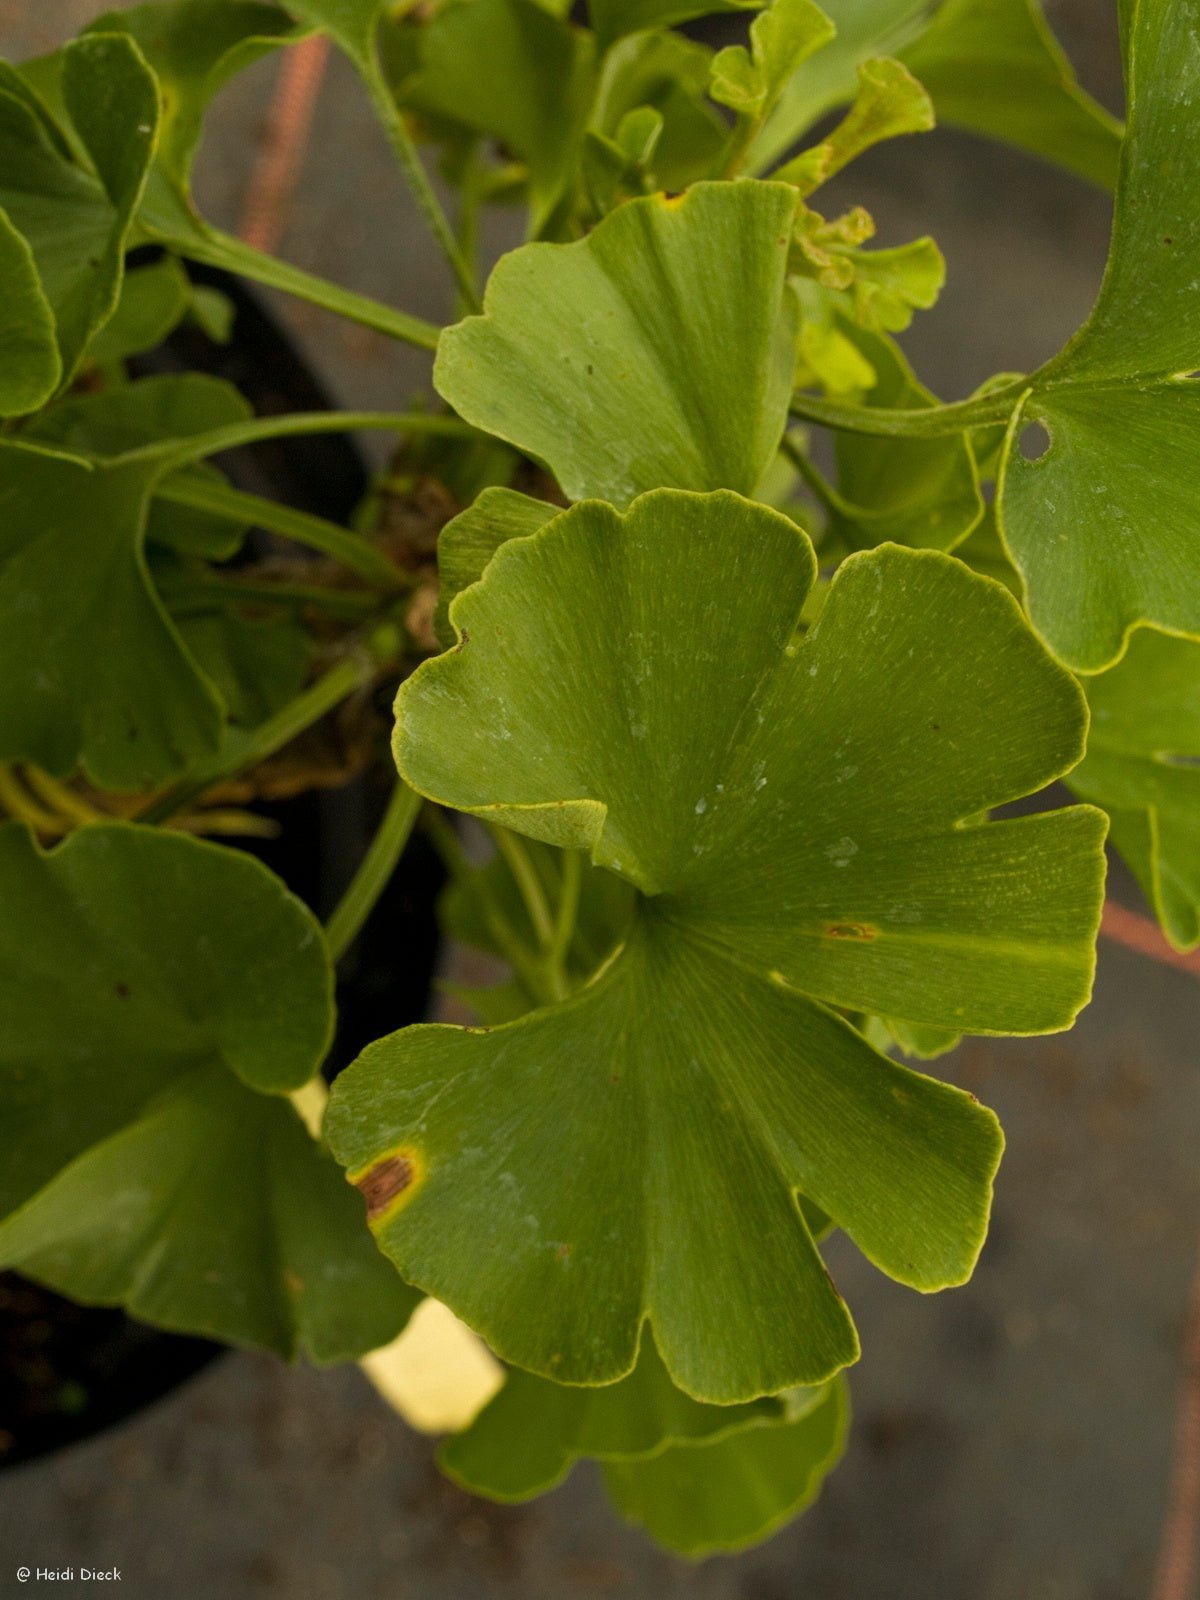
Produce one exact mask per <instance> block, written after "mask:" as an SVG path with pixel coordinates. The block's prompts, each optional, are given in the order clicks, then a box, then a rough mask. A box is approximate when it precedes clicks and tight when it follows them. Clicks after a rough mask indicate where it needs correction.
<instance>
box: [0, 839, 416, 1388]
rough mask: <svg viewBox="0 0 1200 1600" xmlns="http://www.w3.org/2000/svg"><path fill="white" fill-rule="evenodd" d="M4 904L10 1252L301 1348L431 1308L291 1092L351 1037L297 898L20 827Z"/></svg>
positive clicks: (180, 851)
mask: <svg viewBox="0 0 1200 1600" xmlns="http://www.w3.org/2000/svg"><path fill="white" fill-rule="evenodd" d="M0 896H2V898H3V901H4V905H5V908H6V910H5V919H4V927H3V930H2V931H0V995H2V996H3V1012H4V1019H5V1026H4V1037H3V1039H2V1040H0V1108H2V1111H3V1115H2V1117H0V1122H2V1124H3V1130H4V1131H3V1144H4V1159H3V1161H0V1173H2V1177H0V1218H2V1219H3V1220H0V1262H2V1263H3V1264H4V1265H5V1266H6V1267H19V1268H20V1269H21V1270H22V1271H23V1272H27V1273H29V1274H31V1275H32V1276H34V1277H36V1278H38V1279H40V1280H41V1281H43V1282H46V1283H49V1284H51V1285H52V1286H53V1287H55V1288H58V1289H61V1290H62V1291H63V1292H65V1293H67V1294H70V1295H73V1296H74V1297H75V1298H77V1299H81V1300H86V1301H99V1302H102V1303H106V1304H111V1303H120V1304H123V1305H125V1306H127V1307H128V1308H129V1309H130V1310H131V1311H132V1312H133V1313H134V1314H135V1315H137V1316H140V1317H143V1318H144V1319H146V1320H147V1321H150V1322H154V1323H157V1324H160V1325H162V1326H166V1327H172V1328H180V1329H185V1330H187V1331H189V1332H195V1333H205V1334H210V1335H213V1336H215V1337H217V1338H223V1339H231V1340H234V1341H235V1342H239V1343H249V1344H261V1345H265V1346H267V1347H269V1348H271V1349H275V1350H278V1351H280V1352H281V1353H283V1354H287V1355H292V1354H294V1353H295V1352H296V1351H297V1350H299V1349H303V1350H305V1351H307V1352H308V1353H309V1354H310V1355H311V1356H312V1357H313V1358H314V1359H316V1360H321V1361H325V1360H339V1359H345V1358H347V1357H349V1356H354V1355H358V1354H360V1353H362V1351H364V1350H366V1349H369V1348H372V1347H374V1346H375V1345H378V1344H380V1343H383V1342H385V1341H386V1340H387V1339H389V1338H390V1337H392V1335H393V1334H395V1333H396V1332H397V1330H398V1329H399V1327H400V1326H401V1325H402V1324H403V1322H404V1320H405V1318H406V1316H407V1315H408V1312H409V1310H410V1309H411V1306H412V1303H413V1300H414V1296H413V1295H412V1292H411V1291H410V1290H408V1289H407V1288H406V1287H405V1285H404V1284H402V1283H401V1281H400V1280H399V1278H397V1277H396V1275H395V1273H394V1272H392V1270H391V1269H390V1268H389V1267H388V1266H387V1265H386V1263H385V1262H383V1261H382V1259H381V1258H380V1257H379V1255H378V1252H377V1251H376V1250H375V1247H374V1245H373V1244H372V1242H371V1239H370V1235H369V1234H368V1233H367V1230H366V1229H365V1228H364V1227H363V1224H362V1215H361V1206H360V1205H358V1203H357V1202H356V1201H355V1198H354V1196H353V1195H350V1194H348V1193H347V1191H346V1187H345V1184H344V1183H343V1182H342V1181H341V1180H340V1177H339V1175H338V1173H337V1169H336V1168H335V1167H334V1165H333V1163H332V1162H331V1161H330V1159H329V1157H328V1155H327V1154H325V1153H324V1152H323V1151H322V1150H321V1149H320V1147H319V1146H318V1145H317V1144H315V1143H314V1141H313V1140H312V1139H311V1137H310V1136H309V1134H308V1133H307V1131H306V1130H305V1128H304V1126H303V1124H302V1123H301V1122H300V1120H299V1118H298V1116H297V1115H296V1113H295V1111H294V1110H293V1108H292V1107H291V1106H290V1105H289V1104H288V1102H287V1101H286V1099H283V1098H281V1096H282V1095H283V1094H284V1093H285V1092H286V1091H287V1090H288V1089H290V1088H292V1087H295V1086H296V1085H299V1084H301V1083H303V1082H304V1081H305V1080H306V1079H307V1078H309V1077H310V1076H311V1074H312V1073H313V1072H314V1071H315V1070H316V1068H317V1066H318V1064H319V1063H320V1060H321V1057H322V1056H323V1055H324V1052H325V1049H326V1047H327V1045H328V1042H329V1036H330V1032H331V1027H332V974H331V971H330V964H329V959H328V956H327V954H326V952H325V947H324V943H323V941H322V939H321V934H320V929H319V927H318V926H317V924H316V923H315V921H314V920H313V918H312V916H311V915H310V914H309V913H308V912H307V911H306V910H305V909H304V907H303V906H302V905H301V904H300V903H299V901H297V900H296V899H294V898H293V897H292V896H291V895H290V894H288V893H287V891H286V890H285V889H284V887H283V885H282V884H281V883H279V881H278V880H277V879H275V878H273V877H272V876H271V874H270V873H268V872H267V871H266V870H265V869H264V868H263V867H261V866H259V865H258V863H257V862H255V861H253V860H251V859H250V858H249V857H248V856H244V855H240V854H238V853H236V852H234V851H231V850H225V849H222V848H220V847H218V846H215V845H210V844H202V843H200V842H198V841H196V840H193V839H188V838H186V837H184V836H182V835H178V834H175V835H172V834H162V833H156V832H153V831H151V830H146V829H135V828H130V827H126V826H123V825H120V824H111V825H110V824H105V825H98V826H94V827H87V828H84V829H82V830H80V831H79V832H78V833H76V834H74V835H72V836H71V837H70V838H69V839H68V840H67V841H66V842H65V843H64V844H63V845H61V846H60V847H59V848H58V849H56V850H54V851H53V852H51V853H49V854H43V853H42V852H41V851H39V850H38V848H37V847H36V845H35V844H34V842H33V840H32V838H31V837H30V835H29V834H28V833H27V832H26V831H25V830H24V829H23V828H20V827H17V826H15V825H12V826H9V827H6V828H3V829H0ZM347 1202H349V1203H347Z"/></svg>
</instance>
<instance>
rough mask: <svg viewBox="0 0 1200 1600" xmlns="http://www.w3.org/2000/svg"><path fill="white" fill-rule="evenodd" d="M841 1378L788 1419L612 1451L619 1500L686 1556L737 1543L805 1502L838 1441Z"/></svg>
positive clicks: (845, 1412) (836, 1452)
mask: <svg viewBox="0 0 1200 1600" xmlns="http://www.w3.org/2000/svg"><path fill="white" fill-rule="evenodd" d="M848 1424H849V1402H848V1398H847V1394H846V1385H845V1383H844V1382H842V1381H838V1382H835V1383H832V1384H830V1385H829V1388H828V1390H827V1391H826V1394H825V1398H824V1399H823V1400H822V1401H821V1402H820V1404H819V1405H817V1406H816V1407H815V1408H813V1409H812V1410H809V1411H805V1412H803V1413H802V1414H801V1416H800V1417H799V1418H798V1419H797V1420H795V1421H793V1422H785V1423H770V1422H762V1423H760V1424H759V1425H758V1426H757V1427H750V1428H745V1429H743V1430H741V1431H739V1432H737V1433H733V1434H729V1435H727V1436H726V1437H724V1438H720V1439H717V1440H714V1441H711V1442H710V1441H701V1442H700V1443H699V1444H693V1445H677V1446H675V1447H674V1448H672V1449H670V1450H665V1451H663V1453H662V1454H661V1455H657V1456H652V1457H650V1458H649V1459H648V1460H643V1461H611V1462H607V1463H606V1464H605V1467H604V1485H605V1488H606V1489H607V1490H608V1492H609V1494H610V1495H611V1496H612V1498H613V1501H614V1502H615V1504H616V1506H617V1509H618V1510H619V1511H620V1512H621V1514H622V1515H623V1516H625V1517H627V1518H628V1519H629V1520H630V1521H631V1522H637V1523H640V1524H641V1525H642V1526H643V1527H644V1528H645V1530H646V1532H647V1533H648V1534H650V1536H651V1538H653V1539H657V1540H658V1542H659V1543H660V1544H664V1545H666V1546H667V1547H668V1548H669V1549H671V1550H677V1551H678V1552H679V1553H680V1554H681V1555H685V1556H706V1555H714V1554H716V1553H717V1552H719V1551H720V1552H731V1551H735V1550H744V1549H745V1547H746V1546H747V1545H750V1544H754V1543H756V1542H757V1541H758V1540H759V1539H764V1538H766V1536H767V1535H768V1534H770V1533H773V1532H774V1531H775V1529H776V1528H779V1527H781V1526H782V1524H783V1523H785V1522H787V1521H788V1520H789V1519H790V1518H791V1517H794V1516H795V1515H796V1514H797V1512H799V1511H803V1510H804V1509H805V1507H806V1506H809V1505H811V1504H812V1502H813V1500H815V1499H816V1497H817V1495H818V1493H819V1492H820V1488H821V1484H822V1483H823V1482H824V1480H825V1478H826V1477H827V1475H828V1474H829V1473H830V1472H831V1471H832V1470H833V1468H834V1467H835V1466H836V1465H837V1463H838V1461H839V1459H840V1457H841V1454H842V1451H843V1449H844V1448H845V1443H846V1431H847V1427H848Z"/></svg>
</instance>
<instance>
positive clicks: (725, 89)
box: [710, 0, 834, 117]
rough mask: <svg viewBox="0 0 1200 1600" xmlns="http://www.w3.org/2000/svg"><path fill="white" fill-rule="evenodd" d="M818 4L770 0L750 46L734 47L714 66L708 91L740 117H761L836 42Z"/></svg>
mask: <svg viewBox="0 0 1200 1600" xmlns="http://www.w3.org/2000/svg"><path fill="white" fill-rule="evenodd" d="M833 34H834V27H833V23H832V22H830V20H829V18H828V17H827V16H826V15H825V13H824V12H823V11H822V10H821V8H820V6H818V5H817V4H816V0H772V3H771V5H769V6H768V7H767V8H766V10H765V11H760V12H759V14H758V16H756V17H755V19H754V21H753V22H752V23H751V24H750V48H749V49H747V48H746V47H745V45H740V44H731V45H727V46H726V47H725V49H724V50H721V51H719V52H718V54H717V55H716V56H715V57H714V59H713V64H712V83H711V87H710V93H711V94H712V97H713V99H714V100H716V101H718V102H719V103H720V104H721V105H725V106H729V107H730V109H731V110H733V111H736V112H738V113H739V115H746V116H753V117H761V116H764V115H765V114H766V112H767V111H769V110H770V108H771V107H772V106H773V105H774V103H775V101H776V100H777V99H778V97H779V93H780V90H781V89H782V88H783V86H784V84H785V83H786V82H787V80H788V79H789V78H790V77H791V75H792V74H793V73H794V72H795V71H796V69H797V68H798V67H799V66H800V63H801V62H802V61H807V60H808V58H809V56H811V55H812V54H813V53H814V52H815V51H817V50H819V49H820V48H821V46H822V45H825V44H828V43H829V41H830V39H832V38H833Z"/></svg>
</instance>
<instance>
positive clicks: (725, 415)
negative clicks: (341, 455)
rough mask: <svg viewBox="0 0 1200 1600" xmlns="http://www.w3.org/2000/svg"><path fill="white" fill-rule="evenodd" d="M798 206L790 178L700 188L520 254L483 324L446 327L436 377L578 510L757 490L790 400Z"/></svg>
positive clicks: (489, 300) (503, 268)
mask: <svg viewBox="0 0 1200 1600" xmlns="http://www.w3.org/2000/svg"><path fill="white" fill-rule="evenodd" d="M795 208H796V196H795V193H794V191H792V190H791V189H789V188H788V187H787V186H786V185H782V184H751V183H739V184H710V183H702V184H697V185H696V186H695V187H694V188H692V189H689V190H688V192H687V193H686V194H685V195H684V196H682V197H681V198H680V199H678V200H665V199H664V198H663V197H662V196H661V195H655V196H650V197H648V198H646V199H643V200H632V201H630V202H629V203H628V204H626V205H623V206H619V207H618V208H617V210H616V211H614V212H613V213H612V214H611V216H609V217H607V218H605V220H604V221H603V222H602V223H601V224H600V225H599V227H598V228H596V229H595V231H594V232H593V233H591V234H590V235H589V236H588V237H587V238H586V239H581V240H579V241H577V242H576V243H574V244H564V245H557V244H530V245H525V246H524V247H523V248H522V249H520V250H515V251H513V252H512V254H511V255H508V256H505V257H504V258H503V259H502V260H501V261H500V263H499V265H498V266H497V268H496V270H495V272H494V273H493V274H492V277H491V281H490V282H489V284H488V288H487V293H486V295H485V298H484V315H483V316H481V317H469V318H468V319H467V320H466V321H465V322H461V323H459V324H458V325H457V326H455V327H453V328H448V329H447V330H446V331H445V333H443V335H442V338H441V342H440V344H439V347H438V357H437V363H436V366H435V369H434V383H435V384H436V386H437V388H438V391H439V392H440V393H441V394H442V395H443V396H444V398H445V399H446V400H448V401H449V402H450V404H451V405H452V406H453V407H454V408H455V410H456V411H458V412H459V414H460V415H462V416H464V417H465V418H467V420H468V421H470V422H473V423H475V424H477V425H478V426H479V427H481V428H485V429H487V431H488V432H490V433H494V434H498V435H499V436H500V437H501V438H503V439H507V440H508V441H509V442H510V443H512V444H515V445H516V446H517V447H518V448H519V449H521V450H526V451H528V452H530V453H531V454H533V455H535V456H537V457H539V458H540V459H541V460H543V461H545V462H546V463H547V465H548V466H549V467H550V469H551V470H552V471H553V472H554V474H555V476H556V477H557V478H558V480H559V482H560V483H561V484H562V487H563V489H564V490H565V491H566V493H567V495H568V496H569V497H570V498H571V499H573V500H579V499H585V498H588V497H590V496H596V497H598V498H601V499H605V500H609V501H611V502H612V503H613V504H615V505H621V506H624V505H627V504H628V503H629V501H630V500H631V499H632V498H633V497H634V496H635V495H636V494H638V493H640V492H641V491H642V490H644V489H649V488H655V487H658V486H660V485H670V486H674V487H679V488H691V489H708V488H716V487H719V486H722V485H724V486H727V487H730V488H735V489H738V490H742V491H744V492H746V493H750V492H751V491H752V490H753V488H754V487H755V485H756V484H757V482H758V479H759V478H760V477H761V475H762V473H763V472H764V471H765V470H766V468H767V466H768V464H769V463H770V461H771V458H772V456H773V455H774V453H775V450H776V448H777V446H778V444H779V439H780V436H781V435H782V432H783V426H784V422H785V420H786V415H787V404H788V397H789V393H790V390H791V380H792V368H793V364H794V348H795V317H794V304H793V301H792V298H791V295H790V293H789V291H788V290H787V288H786V285H785V281H784V271H785V266H786V261H787V250H788V242H789V238H790V234H791V227H792V219H793V216H794V213H795Z"/></svg>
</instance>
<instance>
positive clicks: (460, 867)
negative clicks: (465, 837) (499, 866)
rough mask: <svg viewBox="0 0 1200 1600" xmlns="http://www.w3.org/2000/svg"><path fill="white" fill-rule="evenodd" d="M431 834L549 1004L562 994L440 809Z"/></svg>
mask: <svg viewBox="0 0 1200 1600" xmlns="http://www.w3.org/2000/svg"><path fill="white" fill-rule="evenodd" d="M429 837H430V839H431V840H432V841H433V846H434V848H435V849H436V851H437V853H438V855H439V856H441V858H442V862H443V865H444V866H445V868H446V870H447V872H449V874H450V876H451V877H452V878H454V879H455V881H456V882H458V883H459V884H460V885H461V886H462V888H463V890H464V892H465V893H467V894H470V895H472V896H473V897H474V899H475V900H476V901H477V902H478V904H479V909H480V910H481V911H482V913H483V920H484V922H485V923H486V924H487V930H488V932H489V933H490V934H491V936H492V940H493V942H494V943H495V946H496V949H497V950H499V951H500V953H501V955H502V956H503V957H504V959H505V961H507V962H508V964H509V966H510V967H511V968H512V969H513V971H514V973H516V975H517V977H519V978H520V979H521V981H522V982H523V983H524V985H525V987H526V988H527V989H528V990H529V993H530V994H531V995H532V996H533V997H534V999H535V1000H537V1001H538V1002H539V1003H540V1004H549V1003H550V1002H551V1001H554V1000H557V999H559V998H561V997H560V996H559V995H558V994H556V993H553V992H551V989H550V987H549V986H548V985H547V982H546V974H545V972H544V971H543V969H542V965H541V963H540V961H539V960H538V959H537V957H536V956H535V955H534V954H533V953H532V951H530V950H529V949H528V948H527V946H526V945H525V944H524V942H523V941H522V940H521V938H520V937H519V935H518V934H517V932H516V929H515V928H514V927H513V925H512V923H511V922H509V920H508V918H507V916H505V914H504V909H503V907H502V906H501V905H500V903H499V901H498V900H497V899H496V898H495V896H494V895H493V893H492V891H491V889H490V887H489V885H488V881H487V879H486V878H485V877H484V875H483V873H482V872H480V871H478V870H477V869H476V868H474V867H473V866H472V865H471V863H470V862H469V861H468V860H467V858H466V855H465V853H464V851H463V847H462V844H461V843H460V842H459V838H458V835H457V833H456V832H455V831H454V829H453V827H452V826H451V825H450V823H449V822H447V821H446V819H445V817H444V816H443V815H442V814H441V812H440V811H431V812H430V813H429Z"/></svg>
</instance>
